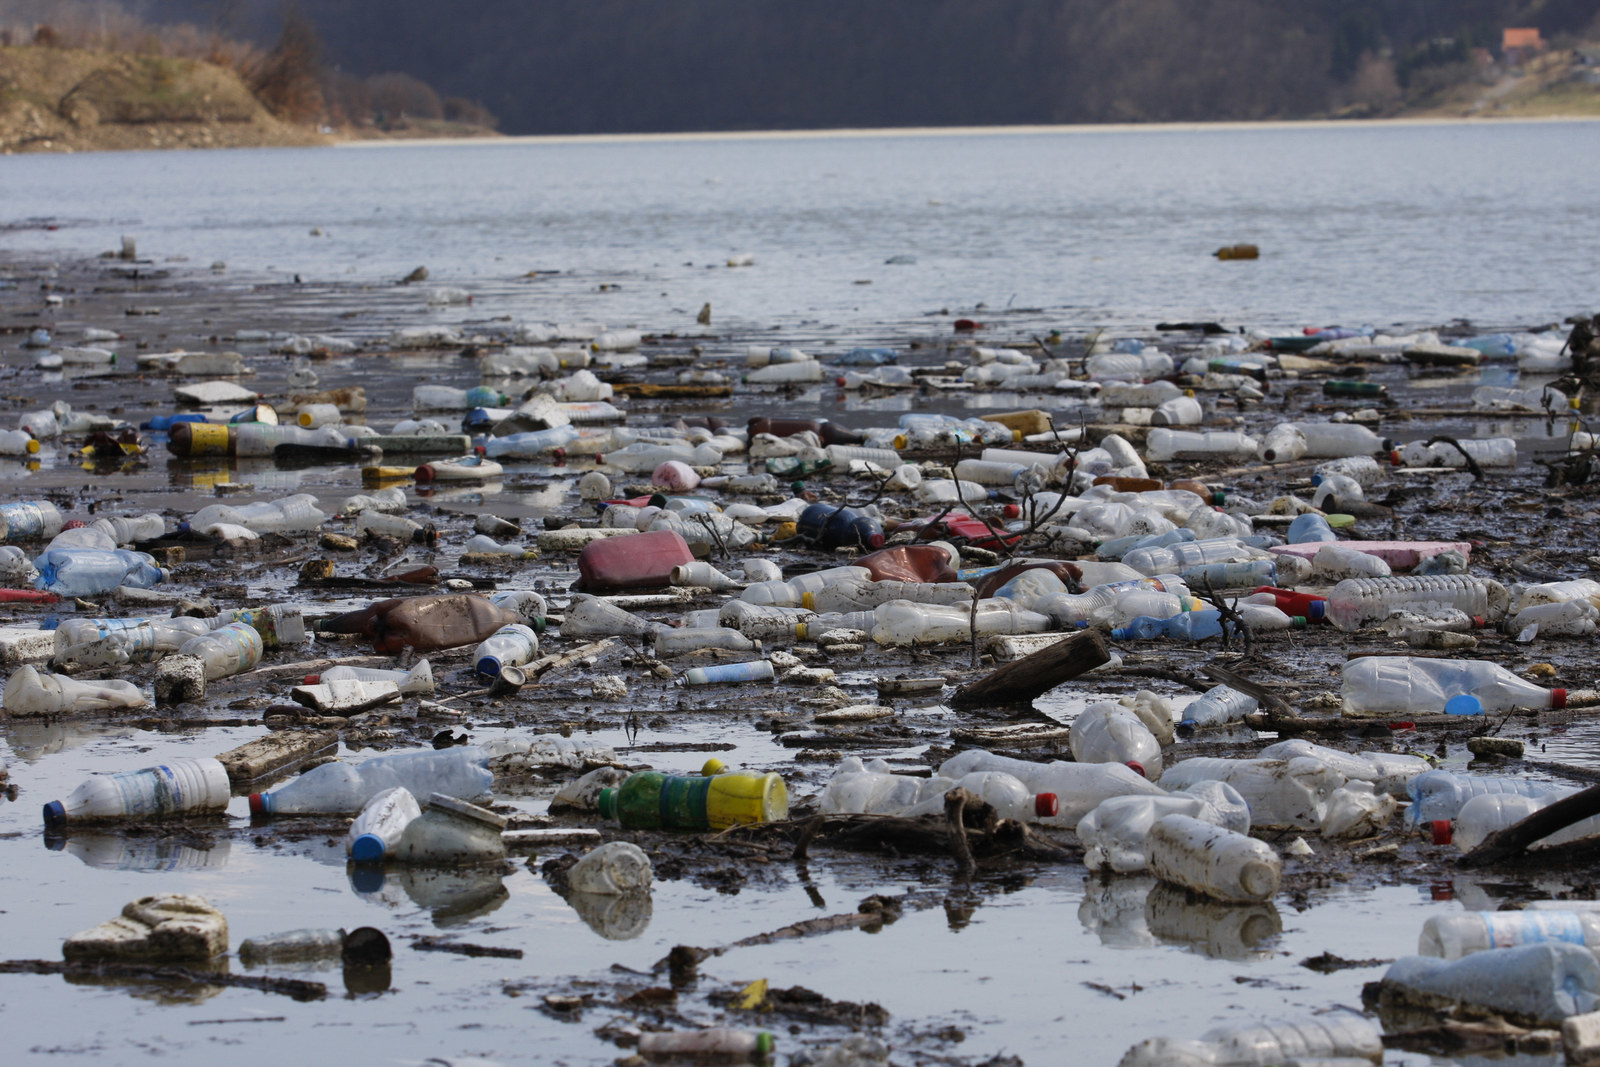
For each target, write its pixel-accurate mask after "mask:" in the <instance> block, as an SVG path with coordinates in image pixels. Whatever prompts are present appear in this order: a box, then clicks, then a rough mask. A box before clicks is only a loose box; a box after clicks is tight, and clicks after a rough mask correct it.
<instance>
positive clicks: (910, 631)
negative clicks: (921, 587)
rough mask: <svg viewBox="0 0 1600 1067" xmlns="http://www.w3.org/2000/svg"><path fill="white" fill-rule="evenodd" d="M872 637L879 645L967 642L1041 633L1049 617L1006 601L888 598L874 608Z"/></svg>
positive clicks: (1046, 626)
mask: <svg viewBox="0 0 1600 1067" xmlns="http://www.w3.org/2000/svg"><path fill="white" fill-rule="evenodd" d="M872 614H873V618H874V620H875V622H874V625H873V627H872V639H873V640H874V641H876V642H877V643H878V644H880V645H929V644H940V643H942V642H945V641H969V640H971V639H972V635H973V633H974V630H976V632H977V633H979V634H1026V633H1044V632H1045V631H1046V630H1049V629H1050V628H1051V622H1050V617H1049V616H1048V615H1041V614H1039V613H1038V612H1036V611H1028V610H1027V609H1025V608H1021V607H1018V606H1017V605H1016V604H1014V603H1013V602H1011V601H1009V600H1001V599H994V598H991V599H989V600H980V601H979V602H978V605H977V611H976V613H974V612H973V610H972V609H971V608H970V607H963V606H960V605H945V604H917V603H913V602H912V601H909V600H891V601H889V602H888V603H886V604H880V605H878V607H877V608H875V609H873V613H872Z"/></svg>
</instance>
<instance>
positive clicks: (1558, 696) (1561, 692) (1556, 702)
mask: <svg viewBox="0 0 1600 1067" xmlns="http://www.w3.org/2000/svg"><path fill="white" fill-rule="evenodd" d="M1550 706H1551V707H1552V708H1564V707H1566V706H1567V691H1566V690H1565V689H1552V690H1550Z"/></svg>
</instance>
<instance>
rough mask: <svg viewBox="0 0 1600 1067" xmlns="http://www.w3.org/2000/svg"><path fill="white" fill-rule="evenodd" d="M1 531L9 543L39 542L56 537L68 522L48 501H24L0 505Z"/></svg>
mask: <svg viewBox="0 0 1600 1067" xmlns="http://www.w3.org/2000/svg"><path fill="white" fill-rule="evenodd" d="M0 520H3V522H0V529H4V530H5V539H6V540H8V541H39V540H43V539H45V538H48V537H54V536H55V535H56V534H58V533H60V532H61V527H62V525H63V524H64V523H65V522H66V520H65V519H64V518H62V516H61V512H60V511H59V510H58V509H57V508H56V506H55V505H54V504H52V503H50V501H48V500H24V501H19V502H17V503H14V504H0Z"/></svg>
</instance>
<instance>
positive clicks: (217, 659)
mask: <svg viewBox="0 0 1600 1067" xmlns="http://www.w3.org/2000/svg"><path fill="white" fill-rule="evenodd" d="M264 651H265V646H264V645H263V644H262V641H261V635H260V634H259V633H257V632H256V628H255V627H254V626H251V625H250V624H249V623H246V622H230V623H228V624H227V625H226V626H219V627H217V629H215V630H212V631H211V632H210V633H208V634H206V635H204V636H203V637H191V638H190V639H189V640H187V641H185V642H184V643H183V645H182V646H181V647H179V649H178V654H179V655H180V656H198V657H199V658H200V659H201V660H202V661H203V662H204V663H205V665H206V681H208V682H214V681H216V680H217V679H218V678H228V677H231V676H233V675H235V674H243V673H244V672H245V671H248V670H252V669H254V667H255V665H256V664H258V663H260V662H261V656H262V653H263V652H264Z"/></svg>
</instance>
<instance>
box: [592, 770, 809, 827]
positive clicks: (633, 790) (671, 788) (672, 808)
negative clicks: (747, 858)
mask: <svg viewBox="0 0 1600 1067" xmlns="http://www.w3.org/2000/svg"><path fill="white" fill-rule="evenodd" d="M600 815H601V817H603V818H607V819H615V820H617V821H618V822H620V823H621V824H622V825H623V826H625V827H628V828H629V829H633V830H725V829H727V828H728V827H730V826H736V825H738V824H740V823H757V822H777V821H780V820H783V819H787V818H788V817H789V791H788V789H787V788H786V787H785V786H784V784H783V779H782V778H781V777H779V776H778V775H777V774H718V775H712V776H704V775H694V776H678V775H672V774H662V773H661V772H660V771H641V772H640V773H638V774H635V775H631V776H630V777H629V778H628V780H627V781H625V782H623V783H622V785H620V786H619V787H617V788H616V789H602V790H600Z"/></svg>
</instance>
